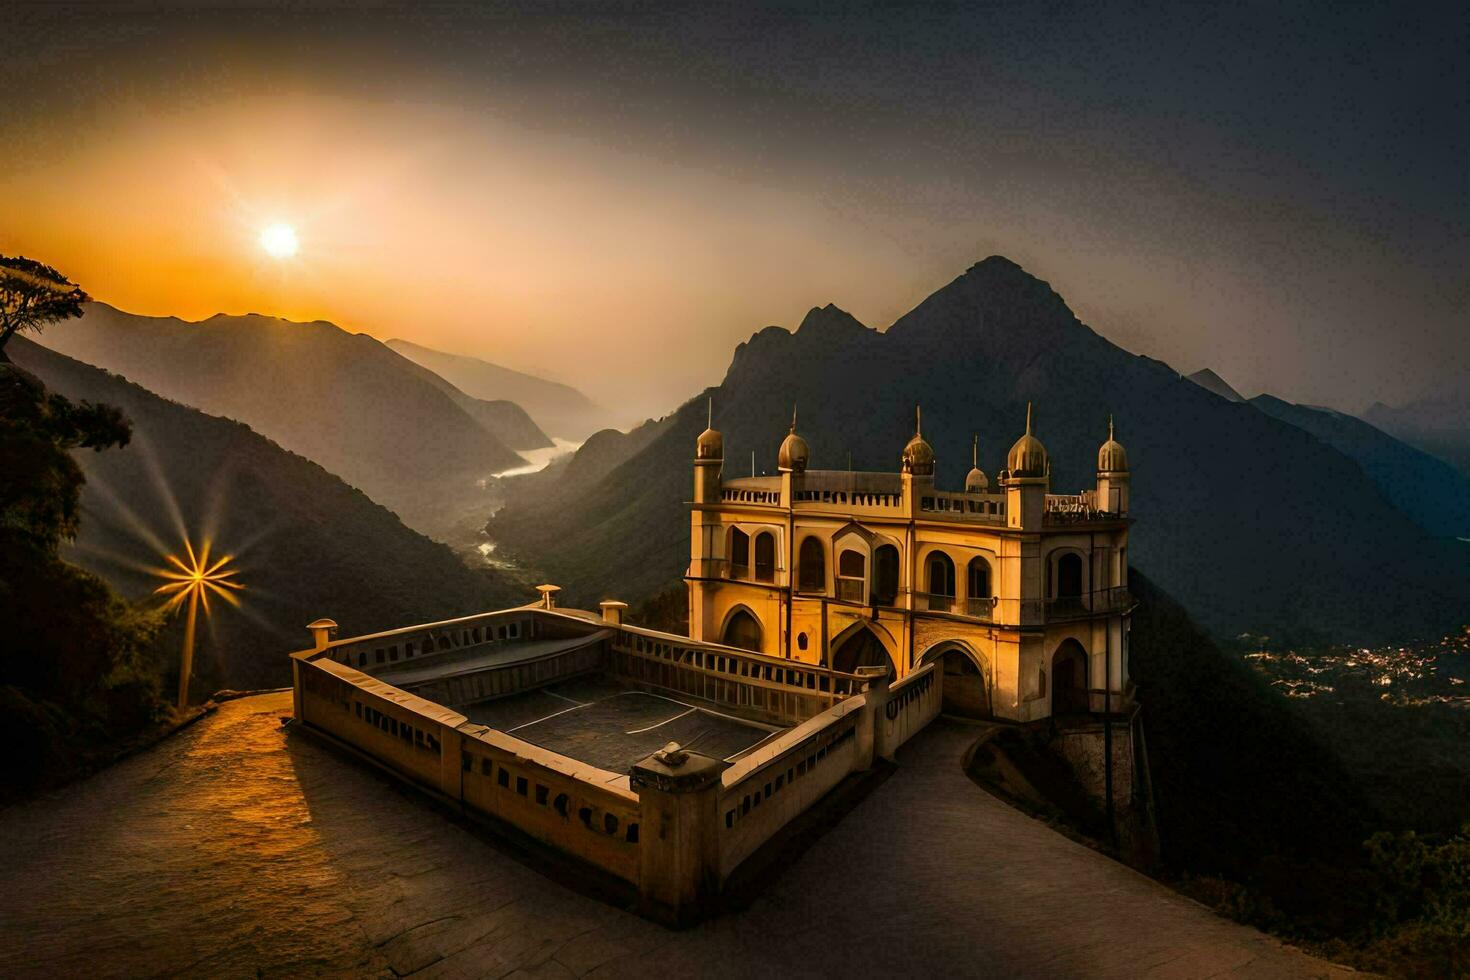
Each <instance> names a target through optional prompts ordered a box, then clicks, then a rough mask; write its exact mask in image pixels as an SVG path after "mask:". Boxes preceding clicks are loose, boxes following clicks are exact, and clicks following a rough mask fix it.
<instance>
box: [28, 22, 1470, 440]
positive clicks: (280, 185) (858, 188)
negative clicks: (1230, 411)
mask: <svg viewBox="0 0 1470 980" xmlns="http://www.w3.org/2000/svg"><path fill="white" fill-rule="evenodd" d="M1314 6H1315V7H1316V8H1319V9H1316V10H1314V9H1313V8H1314ZM217 7H219V8H223V9H215V10H213V11H211V12H210V13H207V14H199V13H189V12H186V11H184V10H182V9H178V10H172V11H169V10H161V9H160V8H158V7H156V6H154V5H148V4H141V3H129V4H113V5H108V6H106V7H105V8H97V7H88V8H86V9H85V10H83V9H79V8H72V9H67V8H58V7H57V6H55V5H46V6H35V7H31V6H27V5H24V4H21V5H15V4H11V5H8V6H7V13H6V15H5V24H6V27H5V29H6V32H7V33H9V34H10V35H11V37H10V38H9V39H8V40H7V41H6V42H5V44H4V49H5V50H4V56H3V57H0V86H3V88H0V90H3V92H4V93H5V97H4V98H3V100H0V136H3V146H4V150H3V152H0V202H3V203H0V251H3V252H6V253H16V252H19V253H23V254H26V255H29V256H31V257H34V258H40V259H42V260H44V261H47V262H50V263H52V264H54V265H57V266H59V267H60V268H62V269H63V271H65V272H67V273H68V274H69V275H71V276H72V277H73V278H74V279H76V280H78V281H79V282H81V283H82V284H83V285H84V286H85V287H86V288H87V289H88V290H89V291H90V292H91V293H92V294H93V295H94V296H96V297H97V298H99V299H102V300H105V301H106V302H109V303H112V304H113V305H116V306H119V307H121V308H123V309H126V310H130V311H133V312H139V313H149V314H174V315H179V316H183V317H186V318H190V319H198V318H203V317H206V316H208V315H210V314H212V313H215V312H220V311H223V312H231V313H242V312H249V311H255V312H261V313H271V314H277V315H281V316H285V317H290V318H293V319H316V318H322V319H329V320H332V321H334V322H336V323H339V324H341V325H342V326H344V327H346V328H348V329H351V330H360V331H365V332H368V333H371V334H373V335H375V336H378V337H381V338H385V339H386V338H388V337H394V336H400V337H405V338H408V339H411V340H414V341H417V342H419V343H423V344H427V345H430V346H435V347H441V348H445V349H450V350H454V351H459V352H463V353H470V354H475V355H478V356H483V357H485V358H487V359H490V360H493V361H496V362H497V363H501V364H505V365H507V366H509V367H515V368H518V369H522V370H529V371H531V372H533V373H541V374H546V375H549V376H553V377H556V378H558V379H561V380H565V381H568V382H570V383H573V384H576V385H578V386H580V387H582V388H583V389H584V390H586V391H587V392H588V393H589V394H590V395H592V396H593V397H594V398H597V399H600V400H603V401H607V402H617V403H618V404H620V405H622V406H625V408H626V412H627V414H628V415H629V416H632V415H646V414H659V413H662V412H664V411H667V410H669V409H671V408H673V407H674V406H675V405H676V404H677V403H678V402H679V401H681V400H682V399H684V398H685V397H687V396H689V395H691V394H693V393H694V392H695V391H697V390H698V389H699V388H700V387H702V386H703V385H705V384H710V383H713V382H715V381H716V380H718V378H719V377H720V375H721V374H722V372H723V370H724V368H725V366H726V364H727V363H728V361H729V358H730V354H731V350H732V348H733V346H734V345H735V344H736V343H737V342H739V341H740V340H743V339H745V338H746V337H747V336H748V335H749V334H751V333H752V332H754V331H755V330H756V329H758V328H759V327H761V326H763V325H766V324H769V323H779V324H784V325H787V326H795V324H796V323H797V322H798V321H799V320H800V318H801V316H802V315H803V314H804V313H805V311H806V310H807V309H808V308H809V307H811V306H815V305H822V304H825V303H827V302H835V303H837V304H838V305H839V306H842V307H844V308H845V309H848V310H850V311H851V312H852V313H854V314H855V315H856V316H857V317H858V318H859V319H861V320H863V321H864V322H866V323H868V324H869V325H872V326H877V327H885V326H887V325H888V324H889V323H890V322H891V321H892V320H893V319H894V318H896V317H897V316H898V315H900V314H901V313H903V312H904V311H906V310H908V309H909V308H911V307H912V306H913V305H915V304H916V303H917V302H918V301H919V300H921V299H922V298H923V297H924V296H925V295H927V294H928V293H929V292H932V291H933V290H934V289H936V288H938V287H940V286H942V285H943V284H944V283H945V282H947V281H949V280H950V279H952V278H953V277H954V276H956V275H958V274H959V273H961V272H962V271H963V270H964V269H965V268H966V267H967V266H968V265H970V264H971V263H973V262H975V261H977V260H979V259H981V258H984V257H985V256H987V255H990V254H993V253H1001V254H1005V255H1007V256H1009V257H1011V258H1013V259H1015V260H1016V261H1018V262H1020V263H1021V264H1022V265H1023V266H1025V267H1026V268H1027V269H1028V270H1029V271H1031V272H1032V273H1034V274H1036V275H1038V276H1040V277H1041V278H1043V279H1046V280H1048V281H1050V282H1051V283H1052V285H1053V286H1054V287H1055V288H1056V289H1057V290H1058V291H1059V292H1061V293H1062V295H1063V296H1065V297H1066V298H1067V299H1068V300H1069V301H1070V302H1071V304H1072V306H1073V308H1074V309H1075V310H1076V311H1077V313H1078V315H1079V316H1080V317H1081V318H1082V319H1083V320H1084V321H1086V322H1088V323H1089V324H1091V325H1092V326H1093V327H1094V328H1096V329H1097V330H1099V331H1100V332H1101V333H1103V334H1104V335H1105V336H1108V337H1110V338H1111V339H1113V340H1114V341H1116V342H1118V343H1119V344H1121V345H1123V346H1124V347H1127V348H1129V349H1131V350H1135V351H1139V352H1142V353H1147V354H1149V355H1151V356H1154V357H1159V358H1162V359H1164V360H1166V361H1168V362H1170V363H1171V364H1173V365H1174V366H1175V367H1176V368H1178V369H1180V370H1181V371H1185V372H1189V371H1193V370H1196V369H1198V368H1200V367H1203V366H1211V367H1214V368H1215V369H1216V370H1218V371H1219V372H1220V373H1221V374H1222V375H1224V376H1225V377H1226V378H1227V379H1229V380H1230V381H1231V382H1232V383H1234V384H1235V385H1236V386H1237V387H1238V388H1241V389H1242V390H1244V391H1245V392H1246V393H1247V394H1254V393H1256V392H1257V391H1260V390H1270V391H1272V392H1275V393H1277V394H1280V395H1282V396H1284V397H1287V398H1290V399H1292V400H1296V401H1306V402H1315V403H1323V404H1330V405H1334V406H1338V407H1342V408H1347V409H1361V408H1362V407H1364V406H1365V405H1366V404H1368V403H1370V402H1372V401H1374V400H1383V401H1387V402H1390V403H1394V402H1401V401H1404V400H1406V399H1410V398H1413V397H1416V396H1418V395H1420V394H1422V393H1426V392H1428V391H1431V390H1435V389H1438V390H1443V389H1445V388H1447V387H1449V386H1450V385H1452V384H1454V383H1455V381H1456V379H1463V378H1464V377H1465V376H1466V375H1467V373H1470V340H1467V336H1470V238H1467V228H1470V176H1467V174H1470V166H1467V163H1466V160H1467V151H1470V123H1467V119H1470V70H1467V63H1470V62H1467V59H1466V57H1465V51H1466V50H1467V48H1470V14H1467V13H1466V8H1465V6H1464V5H1463V4H1459V5H1446V6H1445V7H1443V8H1433V7H1417V8H1413V9H1411V8H1410V7H1409V6H1408V5H1402V4H1399V5H1394V6H1389V5H1384V6H1382V7H1376V8H1374V7H1366V6H1361V5H1351V9H1347V8H1346V7H1342V6H1338V5H1303V6H1301V7H1292V6H1290V5H1275V4H1271V5H1244V6H1243V5H1230V6H1228V7H1222V8H1221V9H1219V10H1214V11H1211V10H1207V9H1203V8H1200V7H1196V6H1193V5H1190V6H1184V5H1165V4H1159V5H1155V4H1144V5H1137V6H1133V5H1128V6H1117V5H1110V6H1108V7H1106V9H1104V8H1103V7H1102V6H1101V5H1093V4H1085V5H1079V6H1076V7H1071V6H1067V5H1042V4H1016V5H986V6H979V5H943V6H934V7H920V8H903V9H899V8H890V7H858V6H849V7H847V8H844V10H845V12H844V13H842V14H840V15H839V14H836V13H832V12H828V13H819V12H811V11H804V10H802V9H801V8H798V7H794V6H786V7H782V8H771V7H763V8H759V9H757V8H755V7H747V6H745V5H742V4H729V5H721V6H719V7H707V8H702V9H701V10H700V11H694V10H686V9H684V8H682V7H657V6H653V5H643V4H621V3H619V4H609V3H589V4H573V3H560V4H549V5H542V6H539V7H536V8H534V12H530V13H528V12H523V11H518V10H517V9H516V8H514V7H511V6H509V5H473V6H472V5H468V4H466V5H458V4H456V5H428V6H427V7H423V8H397V7H394V6H391V5H381V4H380V5H373V9H372V12H370V13H363V12H361V10H360V9H359V7H358V6H354V7H353V8H352V9H351V10H349V7H348V5H346V4H293V5H285V6H278V7H275V8H274V9H273V10H272V11H265V12H262V10H261V9H259V8H260V5H259V4H251V5H244V4H241V5H231V4H223V5H217ZM834 9H835V8H834ZM278 224H279V225H285V226H288V227H290V228H292V229H294V231H295V233H296V237H297V243H298V246H299V250H298V251H297V252H296V254H295V255H294V256H292V257H288V258H280V257H274V256H272V255H270V254H268V253H267V251H266V250H265V249H263V248H262V247H261V241H260V238H261V234H262V232H263V230H264V229H266V228H268V227H270V226H273V225H278Z"/></svg>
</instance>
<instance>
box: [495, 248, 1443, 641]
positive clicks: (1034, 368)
mask: <svg viewBox="0 0 1470 980" xmlns="http://www.w3.org/2000/svg"><path fill="white" fill-rule="evenodd" d="M710 394H712V395H713V398H714V404H715V426H716V428H718V429H720V430H721V431H722V432H723V433H724V434H725V446H726V460H727V462H726V467H727V472H728V473H730V474H731V475H739V474H744V473H745V472H746V471H747V468H748V466H749V464H748V462H747V461H748V459H749V453H750V451H751V450H752V449H755V450H756V451H757V461H758V468H759V469H761V470H763V471H767V472H773V471H774V468H775V451H776V447H777V445H778V444H779V442H780V440H781V438H782V437H783V435H784V434H785V432H786V429H787V425H788V423H789V420H790V415H791V410H792V405H793V404H796V405H798V406H799V407H800V425H799V427H798V429H799V431H800V432H801V434H802V435H803V436H805V437H806V439H807V440H808V442H809V443H810V445H811V453H812V466H813V468H831V469H840V468H844V467H846V466H847V464H848V454H849V453H850V454H851V462H852V465H853V466H854V467H855V468H857V469H873V470H885V471H896V470H897V469H898V461H899V453H900V450H901V449H902V447H903V445H904V443H905V442H906V441H907V440H908V438H909V437H910V436H911V435H912V433H913V416H914V406H915V405H916V404H922V405H923V407H924V434H925V436H926V437H927V438H928V439H929V441H930V442H931V443H932V444H933V445H934V447H935V451H936V453H937V456H938V460H939V465H938V474H937V475H938V480H939V485H940V486H941V487H951V488H953V487H958V486H959V484H960V482H961V481H962V480H963V477H964V473H965V471H966V470H967V469H968V468H969V457H970V453H969V445H970V439H971V436H972V434H975V433H978V435H979V438H980V447H981V450H980V452H981V459H980V465H981V467H982V468H983V469H985V470H986V471H987V472H988V473H989V474H990V475H991V477H992V479H993V478H994V477H995V474H996V472H997V471H998V470H999V469H1000V467H1001V466H1002V465H1003V461H1004V456H1005V453H1006V450H1007V449H1008V448H1009V446H1010V445H1011V443H1012V442H1013V441H1014V440H1015V439H1016V438H1017V437H1018V436H1019V435H1020V434H1021V431H1022V428H1023V423H1024V415H1025V405H1026V403H1027V401H1033V402H1035V404H1036V411H1037V416H1036V417H1037V425H1036V431H1037V434H1038V435H1039V437H1040V438H1041V440H1042V442H1043V443H1045V445H1046V447H1047V449H1048V450H1049V451H1050V456H1051V464H1052V489H1053V492H1062V493H1069V492H1075V491H1077V490H1080V489H1083V488H1087V487H1090V486H1092V484H1093V480H1094V475H1093V470H1094V467H1095V465H1096V453H1097V447H1098V445H1099V444H1100V443H1101V442H1102V441H1103V440H1104V439H1105V438H1106V432H1107V428H1106V426H1107V417H1108V415H1109V413H1112V414H1114V415H1115V416H1116V418H1117V425H1118V438H1119V440H1120V441H1121V442H1122V443H1123V444H1124V445H1125V446H1126V447H1127V448H1128V451H1129V456H1130V460H1131V462H1132V465H1133V487H1134V508H1133V509H1134V514H1135V516H1136V517H1137V519H1138V522H1137V524H1136V525H1135V527H1134V536H1133V544H1132V555H1131V560H1132V561H1133V562H1134V563H1136V564H1137V565H1138V567H1140V568H1141V569H1143V570H1144V571H1145V572H1146V573H1148V574H1149V575H1150V576H1151V577H1153V578H1154V579H1155V580H1156V581H1158V582H1159V583H1160V584H1161V585H1162V586H1163V587H1164V588H1166V589H1167V590H1169V591H1170V592H1171V593H1173V594H1174V595H1175V596H1176V597H1178V598H1179V599H1180V600H1181V601H1182V602H1183V603H1184V604H1185V605H1186V607H1187V608H1189V609H1190V610H1191V612H1193V613H1194V614H1195V615H1197V616H1198V617H1199V618H1200V619H1201V620H1202V621H1203V622H1204V623H1205V624H1206V625H1207V626H1208V627H1209V628H1211V629H1212V630H1213V631H1215V632H1217V634H1223V635H1233V634H1235V633H1238V632H1241V631H1245V630H1250V631H1254V632H1267V633H1272V634H1273V635H1280V633H1281V631H1283V630H1305V631H1312V632H1316V633H1319V634H1324V635H1329V636H1334V637H1344V638H1348V637H1350V638H1353V639H1365V638H1367V637H1374V636H1384V635H1387V634H1393V633H1397V634H1400V635H1401V634H1403V633H1404V632H1406V631H1417V630H1421V629H1422V630H1425V631H1428V630H1433V629H1436V628H1438V625H1439V624H1441V623H1444V622H1446V621H1448V620H1451V619H1458V618H1459V617H1461V616H1463V615H1464V613H1465V611H1466V610H1470V574H1467V573H1470V549H1467V548H1465V547H1464V546H1463V545H1461V544H1459V543H1456V542H1453V541H1446V540H1444V539H1441V538H1437V537H1435V536H1433V535H1431V534H1430V533H1429V532H1427V531H1425V530H1424V529H1423V528H1421V527H1420V526H1419V525H1418V524H1417V523H1416V522H1415V521H1414V520H1412V519H1411V518H1410V517H1408V516H1407V515H1406V514H1405V513H1403V512H1402V511H1401V510H1400V509H1398V507H1396V506H1395V505H1394V504H1393V503H1391V502H1390V501H1389V500H1388V499H1386V498H1385V496H1384V494H1383V493H1382V492H1381V490H1380V488H1379V486H1378V485H1377V484H1376V483H1375V482H1374V480H1373V479H1371V478H1370V477H1369V476H1368V475H1367V474H1366V473H1365V472H1364V469H1363V468H1362V466H1360V465H1359V463H1357V462H1356V461H1354V460H1353V459H1350V458H1349V457H1348V456H1347V455H1345V454H1344V453H1343V452H1342V451H1341V450H1339V449H1338V448H1335V447H1334V446H1333V445H1329V444H1328V443H1327V442H1324V441H1323V440H1322V439H1321V438H1318V437H1317V436H1314V435H1312V434H1310V433H1308V432H1306V431H1303V430H1302V429H1300V428H1298V427H1297V426H1295V425H1293V424H1289V423H1287V422H1284V421H1282V420H1280V419H1278V418H1274V417H1272V416H1271V415H1270V414H1268V413H1267V412H1265V411H1262V410H1260V409H1258V408H1257V407H1254V406H1252V405H1250V404H1239V403H1234V402H1231V401H1227V400H1226V399H1225V398H1222V397H1220V396H1219V395H1216V394H1213V393H1211V392H1208V391H1206V390H1204V389H1203V388H1201V387H1200V386H1199V385H1198V384H1195V383H1194V382H1191V381H1189V380H1187V379H1185V378H1183V377H1181V376H1180V375H1179V374H1178V373H1177V372H1176V371H1174V370H1173V369H1172V368H1170V367H1169V366H1168V365H1166V364H1163V363H1161V362H1159V361H1155V360H1152V359H1150V358H1147V357H1142V356H1135V355H1133V354H1130V353H1128V352H1127V351H1124V350H1122V349H1121V348H1119V347H1117V346H1115V345H1114V344H1112V343H1110V342H1109V341H1107V340H1105V339H1104V338H1102V337H1100V336H1098V335H1097V334H1096V333H1094V332H1093V331H1092V330H1091V329H1089V328H1088V327H1086V326H1085V325H1084V324H1082V323H1080V322H1079V321H1078V320H1077V319H1076V317H1075V316H1074V315H1073V314H1072V312H1071V310H1070V309H1068V307H1067V306H1066V304H1065V302H1063V300H1062V298H1061V297H1059V296H1058V295H1057V294H1056V293H1054V292H1053V291H1052V290H1051V288H1050V287H1049V286H1048V285H1047V284H1046V283H1044V282H1042V281H1040V280H1038V279H1036V278H1034V277H1033V276H1031V275H1029V274H1027V273H1026V272H1025V271H1024V270H1022V269H1021V268H1020V267H1019V266H1017V265H1016V264H1014V263H1013V262H1010V261H1009V260H1006V259H1004V258H1001V257H992V258H990V259H987V260H985V261H984V262H981V263H979V264H977V265H975V266H973V267H972V268H971V269H970V270H968V271H967V272H966V273H965V274H964V275H962V276H960V277H959V278H958V279H956V280H955V281H953V282H952V283H950V284H949V285H947V286H945V287H944V288H943V289H940V290H939V291H938V292H936V293H934V294H933V295H931V296H930V297H929V298H928V299H926V300H925V301H924V302H923V303H921V304H920V305H919V306H918V307H917V308H915V309H914V310H913V311H912V312H910V313H908V314H907V315H905V316H903V317H902V318H900V319H899V320H898V321H897V322H895V323H894V324H893V325H892V326H891V327H890V328H889V329H888V330H887V331H886V332H884V333H880V332H878V331H876V330H872V329H869V328H867V327H865V326H864V325H863V324H861V323H859V322H858V321H856V320H855V319H854V318H853V317H851V316H850V315H848V314H847V313H845V312H843V311H842V310H840V309H838V308H837V307H835V306H831V305H829V306H827V307H824V308H821V309H814V310H812V311H811V312H810V313H809V314H807V316H806V318H805V319H804V320H803V322H802V324H801V325H800V327H799V328H798V329H797V330H796V331H795V332H794V333H792V332H788V331H787V330H785V329H783V328H780V327H768V328H766V329H764V330H762V331H760V332H759V333H757V334H756V335H755V336H753V337H752V338H751V339H750V340H749V341H748V342H746V343H744V344H742V345H741V346H740V347H739V348H738V349H737V350H736V352H735V356H734V359H733V361H732V363H731V365H730V368H729V370H728V372H727V374H726V376H725V379H724V381H723V382H722V383H721V384H720V385H719V386H718V387H717V388H715V389H713V390H712V391H711V392H710ZM704 425H705V401H704V396H703V395H701V396H700V397H698V398H696V399H693V400H691V401H690V402H689V403H687V404H686V405H684V406H683V407H682V408H681V409H680V410H679V411H678V413H677V414H676V415H675V416H674V417H673V418H672V419H671V420H670V421H669V423H668V424H667V427H666V429H665V430H664V431H663V432H661V433H660V434H659V435H658V436H657V437H656V438H655V439H654V440H653V441H652V442H651V443H650V444H649V445H648V446H647V447H646V448H644V449H642V450H641V451H639V452H638V453H637V454H635V455H634V456H632V457H631V458H629V459H628V460H626V461H625V462H623V463H622V464H621V465H619V466H617V467H616V468H615V469H613V470H612V471H611V472H609V473H608V474H607V475H606V476H605V477H603V478H602V479H601V480H599V481H597V483H595V484H594V485H591V486H588V485H585V484H581V483H578V484H576V485H567V486H564V487H562V488H561V489H560V491H559V492H549V491H548V490H547V489H546V488H545V487H544V486H541V487H538V488H537V489H536V491H535V493H534V494H531V493H528V494H524V495H518V496H516V497H515V498H514V499H513V500H512V503H511V504H510V505H509V506H507V507H506V508H505V509H504V510H503V511H501V512H500V513H499V514H497V516H496V517H495V519H494V520H493V521H492V522H491V524H490V528H489V530H490V533H491V536H492V537H493V538H495V539H496V540H497V541H500V542H502V543H503V544H504V545H506V546H507V547H508V548H509V549H511V550H512V551H515V552H519V553H521V554H524V555H526V556H527V557H528V558H531V559H533V560H535V561H537V562H538V563H539V564H540V565H541V567H542V568H544V570H545V571H546V573H547V574H548V575H550V576H551V577H552V579H553V580H554V581H557V582H558V584H560V585H563V586H564V587H567V588H568V589H569V594H570V597H572V598H575V599H580V600H595V599H598V598H602V597H604V596H608V595H613V596H617V597H636V596H637V595H639V594H643V593H646V592H649V591H653V590H655V589H657V588H660V587H662V586H665V585H668V584H670V583H673V582H676V581H677V580H678V579H679V577H680V576H681V575H682V573H683V570H684V566H685V564H686V562H687V555H688V552H687V548H688V540H687V538H688V527H687V520H686V515H685V510H684V503H683V502H684V501H686V500H687V499H688V498H689V494H690V481H691V480H692V476H691V469H690V459H691V457H692V453H693V445H694V439H695V436H696V435H697V434H698V433H699V431H700V430H701V429H703V428H704Z"/></svg>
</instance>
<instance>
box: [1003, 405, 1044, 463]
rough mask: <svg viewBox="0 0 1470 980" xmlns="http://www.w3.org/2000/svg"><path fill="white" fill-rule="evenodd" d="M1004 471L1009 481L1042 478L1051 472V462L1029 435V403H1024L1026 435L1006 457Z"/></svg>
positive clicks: (1037, 442)
mask: <svg viewBox="0 0 1470 980" xmlns="http://www.w3.org/2000/svg"><path fill="white" fill-rule="evenodd" d="M1006 469H1008V470H1010V473H1011V479H1017V478H1021V477H1044V476H1046V475H1047V474H1048V473H1049V472H1050V471H1051V460H1050V459H1049V458H1048V457H1047V455H1046V447H1045V446H1043V445H1042V444H1041V440H1040V439H1038V438H1036V437H1035V436H1034V435H1032V434H1031V403H1030V402H1027V403H1026V434H1025V435H1023V436H1021V438H1019V439H1017V440H1016V443H1015V445H1013V446H1011V451H1010V452H1009V453H1008V454H1007V455H1006Z"/></svg>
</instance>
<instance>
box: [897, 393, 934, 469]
mask: <svg viewBox="0 0 1470 980" xmlns="http://www.w3.org/2000/svg"><path fill="white" fill-rule="evenodd" d="M903 472H905V473H912V474H913V475H914V476H933V475H934V447H933V446H930V445H929V443H928V441H926V440H925V439H924V412H923V409H922V408H920V407H918V406H915V407H914V437H913V438H912V439H910V440H909V442H908V445H906V446H904V447H903Z"/></svg>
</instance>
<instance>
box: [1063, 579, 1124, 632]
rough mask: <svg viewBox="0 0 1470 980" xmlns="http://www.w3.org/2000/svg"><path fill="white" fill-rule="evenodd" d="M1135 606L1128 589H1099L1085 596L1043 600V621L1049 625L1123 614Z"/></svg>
mask: <svg viewBox="0 0 1470 980" xmlns="http://www.w3.org/2000/svg"><path fill="white" fill-rule="evenodd" d="M1131 605H1133V594H1132V593H1131V592H1129V591H1128V590H1127V589H1126V588H1123V587H1119V588H1115V589H1099V590H1098V591H1096V592H1088V593H1086V594H1084V595H1075V596H1057V597H1056V598H1054V599H1043V600H1041V619H1042V621H1043V622H1047V623H1063V622H1066V621H1068V620H1071V619H1086V618H1088V617H1089V616H1103V615H1107V614H1109V613H1116V612H1122V611H1123V610H1125V609H1127V608H1128V607H1129V606H1131Z"/></svg>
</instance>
